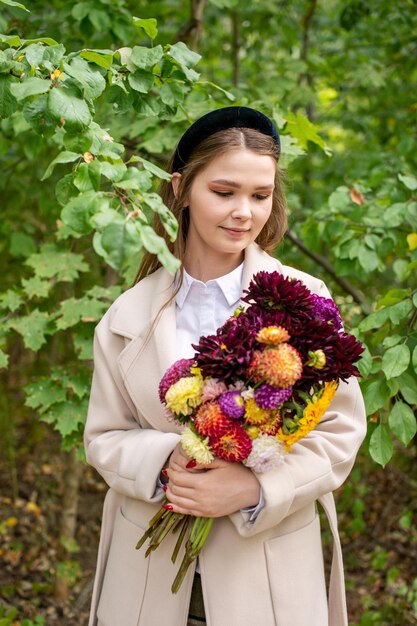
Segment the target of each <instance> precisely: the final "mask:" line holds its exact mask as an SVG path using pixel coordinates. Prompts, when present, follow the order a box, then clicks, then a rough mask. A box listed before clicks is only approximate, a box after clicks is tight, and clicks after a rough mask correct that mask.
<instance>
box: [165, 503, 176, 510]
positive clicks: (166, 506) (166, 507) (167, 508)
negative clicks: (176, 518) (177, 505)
mask: <svg viewBox="0 0 417 626" xmlns="http://www.w3.org/2000/svg"><path fill="white" fill-rule="evenodd" d="M162 508H163V509H166V510H167V511H173V510H174V507H173V506H172V504H163V505H162Z"/></svg>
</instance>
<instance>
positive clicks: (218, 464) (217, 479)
mask: <svg viewBox="0 0 417 626" xmlns="http://www.w3.org/2000/svg"><path fill="white" fill-rule="evenodd" d="M187 465H188V468H187ZM190 465H191V467H190ZM167 476H168V478H169V483H168V485H167V489H166V496H167V498H168V500H169V502H170V504H171V505H172V508H173V510H174V511H175V512H177V513H185V514H187V515H194V516H196V517H222V516H224V515H230V514H231V513H234V512H235V511H238V510H239V509H241V508H244V507H247V506H256V505H257V504H258V502H259V497H260V485H259V482H258V480H257V478H256V477H255V475H254V474H253V472H252V471H251V470H250V469H248V468H247V467H245V466H244V465H242V464H241V463H227V462H226V461H222V460H221V459H215V460H214V461H213V462H212V463H210V465H197V464H196V465H194V466H193V463H191V464H190V458H189V457H187V455H186V454H185V453H184V451H183V450H182V448H181V444H178V446H177V447H176V448H175V450H174V451H173V453H172V455H171V457H170V459H169V464H168V468H167Z"/></svg>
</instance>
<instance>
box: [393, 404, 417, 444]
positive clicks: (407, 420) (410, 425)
mask: <svg viewBox="0 0 417 626" xmlns="http://www.w3.org/2000/svg"><path fill="white" fill-rule="evenodd" d="M388 423H389V426H390V428H391V430H392V432H393V433H394V435H396V436H397V437H398V439H399V440H400V441H402V443H403V444H404V445H405V446H407V445H408V444H409V443H410V441H411V440H412V438H413V437H414V435H415V434H416V432H417V422H416V418H415V417H414V413H413V411H412V410H411V408H410V407H409V406H408V404H406V403H405V402H402V401H401V400H399V401H397V402H396V403H395V404H394V406H393V407H392V409H391V412H390V414H389V417H388Z"/></svg>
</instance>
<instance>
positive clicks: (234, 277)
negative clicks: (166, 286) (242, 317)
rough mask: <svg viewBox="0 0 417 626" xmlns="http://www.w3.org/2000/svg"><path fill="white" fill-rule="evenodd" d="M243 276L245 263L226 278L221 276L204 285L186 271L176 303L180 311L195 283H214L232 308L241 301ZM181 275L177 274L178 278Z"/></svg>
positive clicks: (226, 275)
mask: <svg viewBox="0 0 417 626" xmlns="http://www.w3.org/2000/svg"><path fill="white" fill-rule="evenodd" d="M242 274H243V263H241V264H240V265H238V267H236V268H235V269H234V270H232V271H231V272H229V273H228V274H225V275H224V276H219V277H218V278H214V279H213V280H209V281H207V282H206V283H202V281H201V280H197V279H196V278H193V277H192V276H190V275H189V274H187V272H186V271H185V270H184V279H183V281H182V285H181V287H180V289H179V291H178V293H177V295H176V297H175V302H176V304H177V305H178V307H179V308H180V309H182V307H183V306H184V302H185V300H186V298H187V296H188V292H189V291H190V288H191V285H192V284H193V283H200V284H205V285H212V284H213V283H214V284H216V285H217V286H218V288H219V289H220V290H221V292H222V293H223V295H224V297H225V299H226V302H227V304H228V305H229V306H232V304H234V303H235V302H237V301H238V300H239V299H240V294H241V292H242ZM178 277H179V274H177V278H178Z"/></svg>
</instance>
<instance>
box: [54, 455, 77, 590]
mask: <svg viewBox="0 0 417 626" xmlns="http://www.w3.org/2000/svg"><path fill="white" fill-rule="evenodd" d="M81 472H82V463H81V462H80V461H79V460H78V459H77V456H76V450H71V451H70V452H67V453H65V459H64V465H63V468H62V511H61V520H60V537H59V539H60V541H59V549H58V555H57V564H58V566H62V569H60V567H58V570H57V575H56V578H55V588H54V595H55V598H56V599H57V600H65V599H66V598H67V597H68V591H69V582H70V580H69V576H68V575H67V573H66V568H65V563H66V562H67V563H68V561H69V557H70V555H71V546H73V545H74V538H75V530H76V525H77V510H78V493H79V486H80V479H81Z"/></svg>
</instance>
